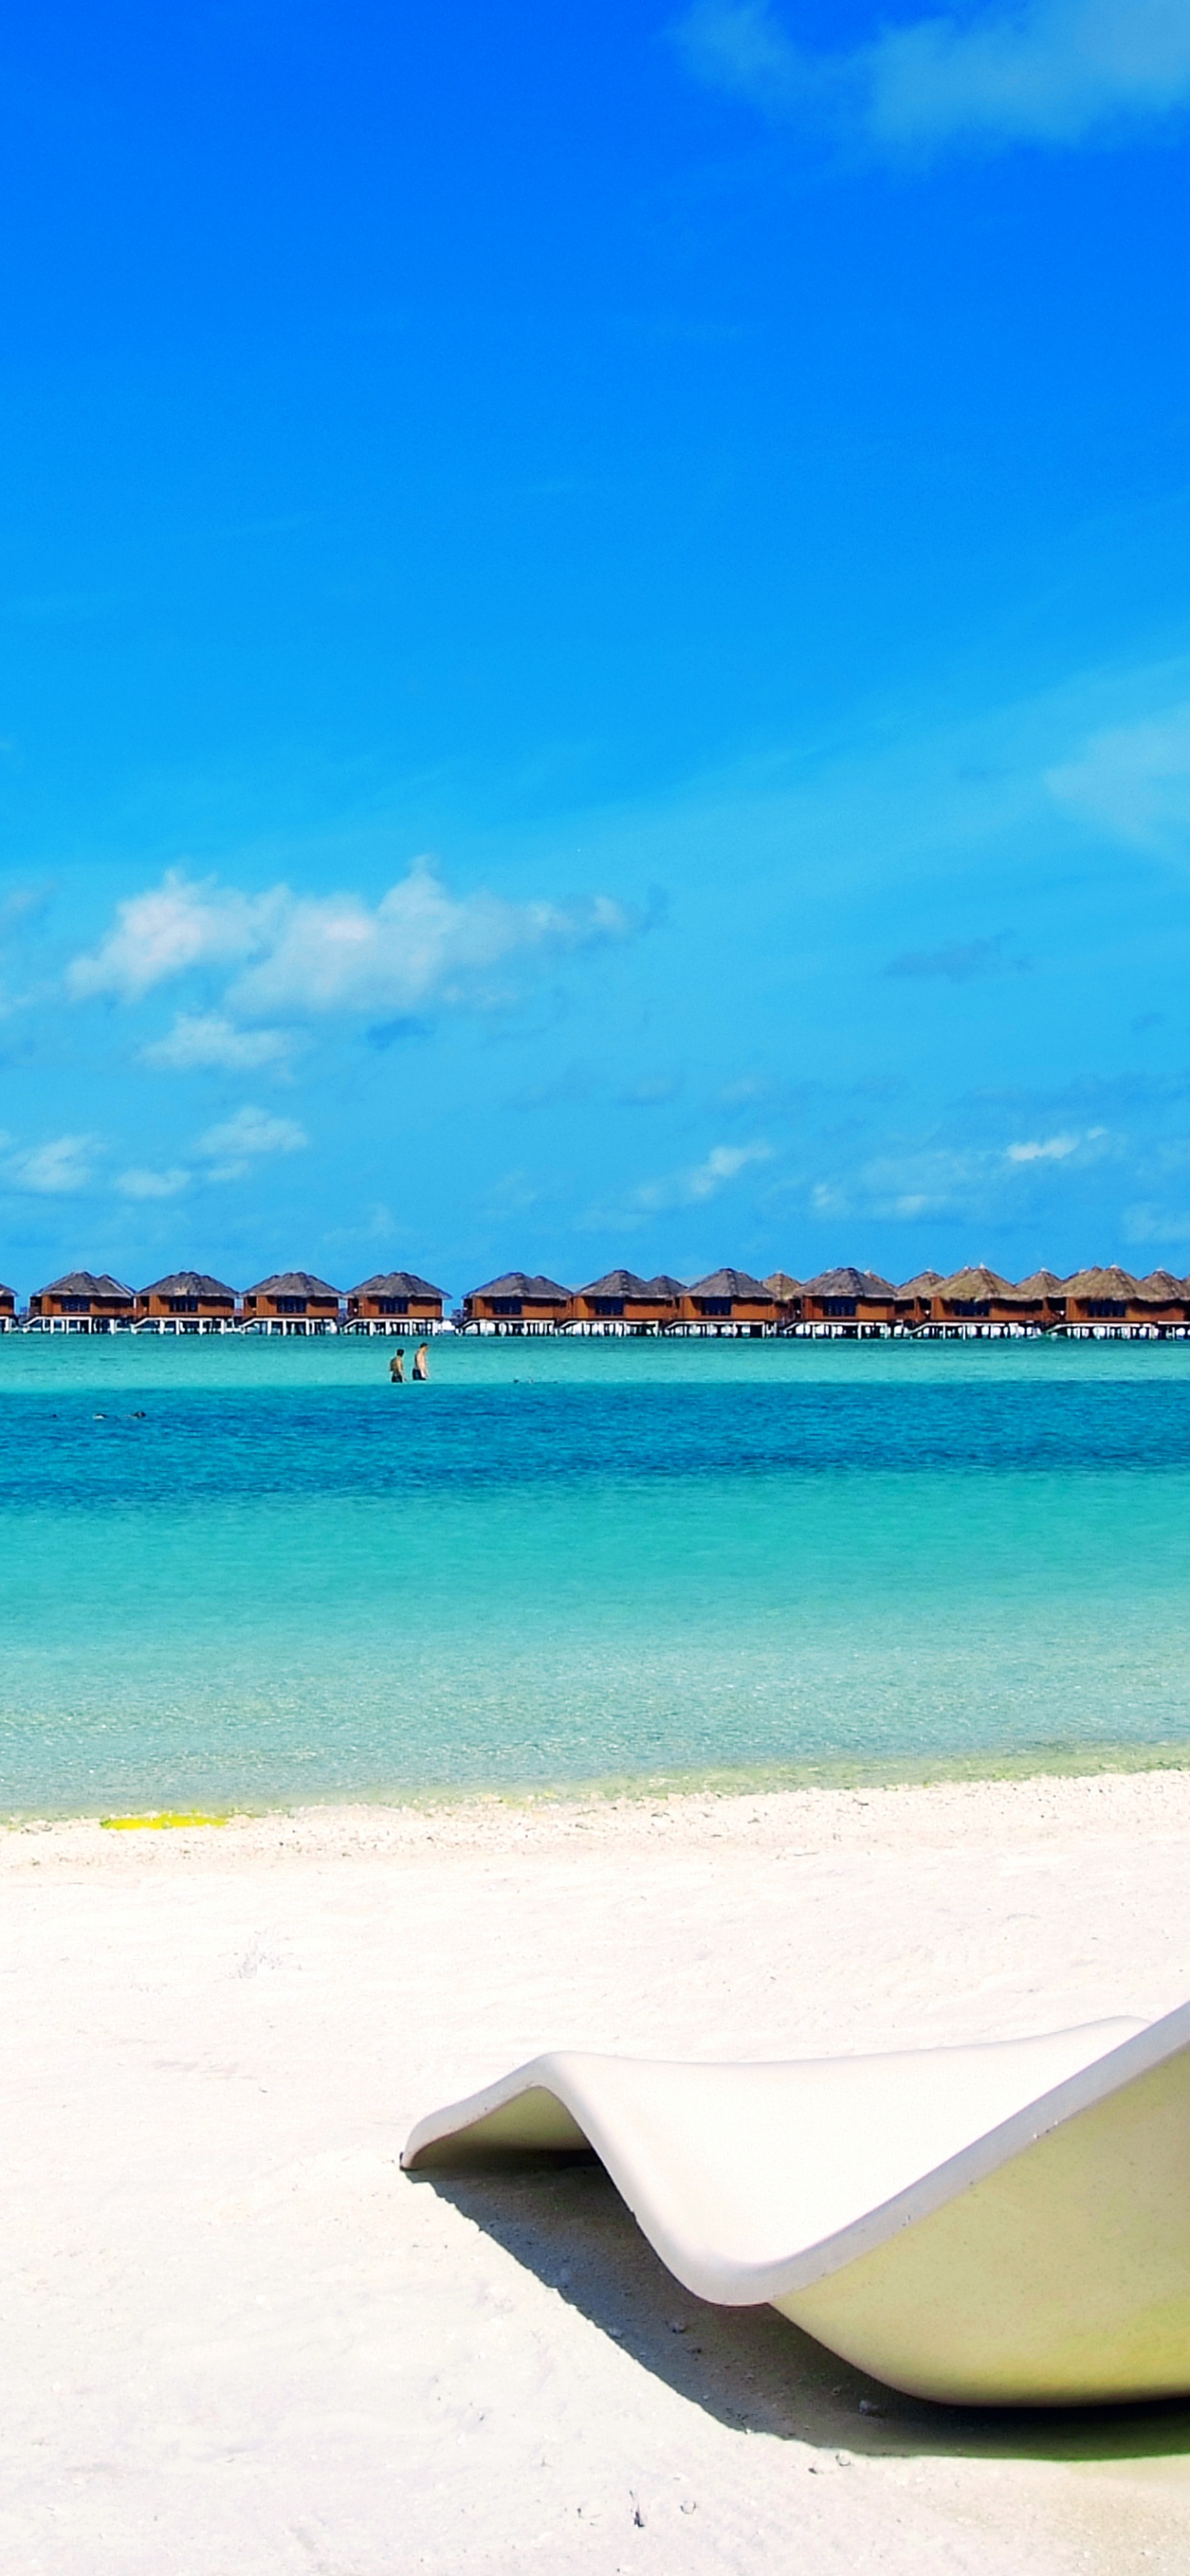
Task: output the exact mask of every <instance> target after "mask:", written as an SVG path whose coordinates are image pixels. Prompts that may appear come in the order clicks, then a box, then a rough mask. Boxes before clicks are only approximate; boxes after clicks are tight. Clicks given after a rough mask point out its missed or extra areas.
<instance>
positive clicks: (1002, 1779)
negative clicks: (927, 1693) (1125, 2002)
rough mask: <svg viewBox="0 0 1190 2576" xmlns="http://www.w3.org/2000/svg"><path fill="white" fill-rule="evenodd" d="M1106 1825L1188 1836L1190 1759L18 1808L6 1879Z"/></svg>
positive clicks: (1005, 1836) (996, 1841) (924, 1837)
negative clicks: (281, 1802) (62, 1864)
mask: <svg viewBox="0 0 1190 2576" xmlns="http://www.w3.org/2000/svg"><path fill="white" fill-rule="evenodd" d="M1096 1829H1098V1831H1099V1832H1100V1833H1102V1834H1105V1835H1107V1836H1108V1837H1109V1838H1110V1837H1111V1836H1112V1835H1113V1834H1117V1833H1126V1834H1127V1833H1132V1832H1136V1831H1143V1832H1157V1833H1159V1834H1173V1835H1180V1834H1183V1833H1185V1834H1186V1835H1187V1837H1190V1761H1187V1762H1178V1763H1172V1762H1171V1763H1162V1764H1155V1763H1151V1762H1150V1763H1147V1764H1146V1763H1140V1762H1138V1763H1137V1764H1136V1765H1135V1766H1131V1767H1129V1768H1127V1769H1124V1768H1120V1767H1112V1766H1109V1765H1106V1764H1105V1765H1104V1766H1103V1767H1102V1768H1097V1769H1093V1770H1091V1769H1085V1770H1078V1771H1067V1770H1057V1769H1050V1770H1037V1769H1030V1770H1029V1771H1023V1772H1021V1773H1020V1774H1016V1773H1007V1772H1005V1773H1001V1774H998V1775H995V1776H991V1775H988V1774H984V1773H980V1774H977V1775H972V1776H967V1775H964V1774H958V1773H956V1774H954V1775H952V1776H949V1777H946V1778H938V1777H936V1776H935V1777H932V1778H928V1779H888V1778H881V1779H871V1778H865V1779H858V1780H848V1781H834V1782H831V1781H808V1782H802V1783H800V1784H799V1785H798V1786H797V1787H787V1786H774V1785H772V1784H771V1783H766V1782H759V1781H758V1782H757V1783H756V1784H755V1785H753V1786H750V1787H746V1788H745V1787H741V1786H740V1785H739V1784H738V1782H732V1783H730V1784H729V1783H727V1782H725V1781H723V1780H720V1779H715V1780H712V1781H710V1782H705V1781H704V1782H701V1783H698V1784H690V1785H686V1786H684V1787H682V1788H676V1787H673V1786H661V1787H657V1788H652V1789H650V1788H649V1787H647V1786H645V1785H639V1786H638V1785H634V1786H633V1787H632V1788H631V1789H630V1790H628V1791H619V1790H615V1789H611V1788H606V1787H601V1788H599V1789H598V1790H594V1791H592V1790H586V1789H584V1790H575V1791H574V1792H573V1793H570V1792H564V1791H561V1790H559V1791H551V1792H549V1793H546V1794H529V1795H525V1796H514V1795H511V1794H507V1795H506V1794H503V1793H500V1792H490V1793H489V1792H483V1793H479V1794H476V1795H473V1796H465V1797H458V1796H453V1795H444V1796H442V1797H410V1798H391V1799H377V1798H344V1799H326V1800H310V1801H303V1802H301V1803H300V1804H299V1803H297V1802H294V1803H293V1804H292V1805H290V1806H286V1807H261V1808H256V1809H249V1808H230V1809H228V1810H227V1811H226V1812H220V1811H217V1810H216V1811H210V1812H207V1811H203V1810H201V1809H196V1810H187V1809H179V1810H172V1811H171V1810H164V1811H156V1812H154V1811H151V1810H145V1811H130V1812H129V1813H127V1814H123V1815H114V1814H109V1815H106V1816H101V1815H97V1814H90V1815H74V1816H32V1815H30V1816H25V1817H21V1818H15V1819H10V1820H8V1821H7V1822H6V1824H5V1826H4V1829H3V1831H2V1832H0V1878H2V1877H3V1874H4V1870H5V1867H6V1865H7V1866H8V1868H9V1869H10V1870H11V1869H12V1868H13V1867H14V1866H15V1867H19V1864H20V1856H21V1854H22V1852H26V1853H27V1851H28V1850H29V1848H30V1847H31V1846H32V1845H36V1846H37V1851H38V1859H39V1861H42V1860H48V1861H51V1862H52V1860H53V1859H54V1857H56V1856H58V1855H60V1856H61V1857H62V1858H64V1859H68V1860H71V1861H73V1860H76V1859H78V1858H81V1857H86V1858H88V1859H89V1860H92V1861H102V1856H103V1855H104V1854H105V1853H115V1852H116V1851H117V1850H119V1849H121V1848H122V1849H123V1850H124V1851H126V1852H139V1853H140V1854H142V1855H144V1856H145V1857H146V1858H149V1856H150V1855H153V1854H159V1855H164V1854H165V1853H166V1852H167V1851H168V1850H169V1849H170V1848H171V1847H172V1848H173V1849H175V1850H179V1851H181V1852H182V1853H184V1854H185V1856H186V1857H187V1859H192V1858H193V1857H195V1856H196V1855H197V1854H199V1853H203V1854H205V1855H207V1856H209V1857H210V1859H211V1861H212V1863H213V1865H214V1866H215V1867H219V1866H220V1865H221V1858H225V1859H226V1860H227V1862H228V1863H229V1864H234V1861H235V1859H236V1858H237V1857H239V1858H242V1859H243V1860H244V1861H245V1862H251V1861H254V1860H256V1859H259V1858H261V1857H269V1858H274V1857H275V1858H278V1859H280V1858H284V1857H285V1856H287V1855H292V1856H295V1857H301V1856H308V1857H310V1858H313V1859H319V1858H323V1859H334V1858H335V1857H336V1856H338V1857H341V1858H343V1859H345V1860H347V1859H358V1858H363V1857H366V1856H368V1855H372V1856H374V1857H376V1858H379V1859H383V1858H386V1857H387V1858H391V1859H393V1860H396V1861H400V1860H401V1859H402V1858H407V1859H410V1860H415V1859H417V1858H418V1857H419V1856H429V1857H432V1856H433V1855H434V1854H436V1853H447V1852H458V1853H467V1852H473V1853H479V1852H485V1853H488V1854H492V1855H496V1856H498V1855H500V1854H502V1853H509V1854H514V1855H520V1854H523V1853H526V1852H537V1853H543V1854H544V1853H548V1852H551V1851H554V1852H560V1851H566V1850H573V1849H578V1848H581V1847H583V1846H584V1845H586V1847H588V1848H599V1849H605V1850H607V1851H608V1853H609V1854H615V1853H623V1854H624V1855H625V1857H626V1858H628V1859H632V1858H633V1857H634V1856H636V1855H638V1854H639V1853H640V1852H641V1850H642V1849H645V1850H647V1849H653V1848H656V1849H665V1848H671V1849H672V1848H684V1847H686V1846H689V1847H690V1848H691V1849H694V1848H698V1849H700V1850H705V1849H707V1848H709V1846H710V1845H711V1844H721V1845H723V1846H724V1847H725V1849H726V1850H728V1851H730V1850H731V1849H732V1848H733V1847H734V1848H736V1849H740V1848H747V1849H753V1850H756V1849H764V1850H772V1851H781V1850H784V1849H786V1848H787V1847H788V1845H789V1843H790V1837H791V1835H795V1834H796V1847H797V1851H798V1853H799V1854H800V1855H802V1856H805V1855H807V1854H808V1853H810V1852H812V1851H813V1852H824V1851H829V1850H831V1849H833V1848H835V1847H837V1846H845V1847H847V1848H848V1849H850V1850H854V1851H858V1852H863V1851H869V1852H872V1853H875V1852H878V1851H884V1850H892V1849H910V1848H916V1847H921V1848H926V1847H931V1848H932V1847H934V1846H935V1845H936V1844H937V1843H938V1842H939V1841H940V1840H941V1841H942V1842H943V1843H946V1842H953V1844H954V1845H955V1847H956V1848H958V1847H960V1846H962V1847H963V1848H967V1847H986V1848H997V1847H999V1845H1000V1844H1001V1843H1005V1844H1011V1843H1013V1842H1014V1841H1017V1840H1021V1839H1023V1840H1025V1841H1028V1842H1033V1841H1035V1840H1038V1839H1046V1838H1049V1837H1052V1836H1054V1835H1056V1834H1058V1835H1060V1834H1062V1833H1065V1832H1080V1833H1081V1832H1087V1831H1091V1832H1094V1831H1095V1830H1096ZM133 1865H135V1864H133ZM150 1865H152V1863H151V1862H150ZM1188 1902H1190V1899H1188ZM1187 1992H1188V1993H1190V1983H1188V1987H1187Z"/></svg>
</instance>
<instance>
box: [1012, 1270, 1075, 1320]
mask: <svg viewBox="0 0 1190 2576" xmlns="http://www.w3.org/2000/svg"><path fill="white" fill-rule="evenodd" d="M1017 1288H1018V1291H1019V1294H1020V1295H1021V1296H1022V1297H1027V1298H1028V1299H1029V1301H1030V1304H1031V1306H1032V1308H1033V1314H1034V1320H1035V1321H1036V1323H1037V1324H1038V1325H1039V1327H1040V1329H1041V1330H1042V1331H1043V1332H1049V1331H1052V1329H1053V1327H1054V1326H1055V1325H1056V1324H1064V1323H1065V1321H1066V1281H1065V1280H1064V1279H1059V1277H1058V1274H1057V1271H1056V1270H1031V1271H1030V1273H1029V1276H1028V1278H1027V1279H1018V1281H1017Z"/></svg>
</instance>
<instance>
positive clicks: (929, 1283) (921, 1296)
mask: <svg viewBox="0 0 1190 2576" xmlns="http://www.w3.org/2000/svg"><path fill="white" fill-rule="evenodd" d="M941 1285H942V1273H941V1271H940V1270H917V1271H915V1272H914V1274H913V1277H912V1279H906V1280H905V1281H904V1282H903V1283H902V1285H901V1287H899V1288H898V1289H897V1290H896V1291H895V1295H894V1304H895V1308H896V1317H897V1322H898V1324H899V1325H900V1326H901V1327H902V1330H904V1331H908V1332H912V1331H914V1330H915V1328H916V1327H917V1325H918V1324H926V1323H928V1322H929V1319H930V1309H931V1302H932V1299H933V1295H934V1290H935V1288H940V1287H941Z"/></svg>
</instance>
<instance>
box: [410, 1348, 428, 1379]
mask: <svg viewBox="0 0 1190 2576" xmlns="http://www.w3.org/2000/svg"><path fill="white" fill-rule="evenodd" d="M413 1374H414V1376H415V1377H420V1378H426V1377H428V1376H429V1374H430V1345H429V1343H428V1342H420V1343H419V1344H418V1347H417V1349H416V1350H415V1352H414V1354H413Z"/></svg>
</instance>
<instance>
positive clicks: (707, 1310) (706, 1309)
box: [698, 1297, 731, 1315]
mask: <svg viewBox="0 0 1190 2576" xmlns="http://www.w3.org/2000/svg"><path fill="white" fill-rule="evenodd" d="M698 1311H699V1314H700V1315H730V1313H731V1299H730V1297H700V1298H699V1300H698Z"/></svg>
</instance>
